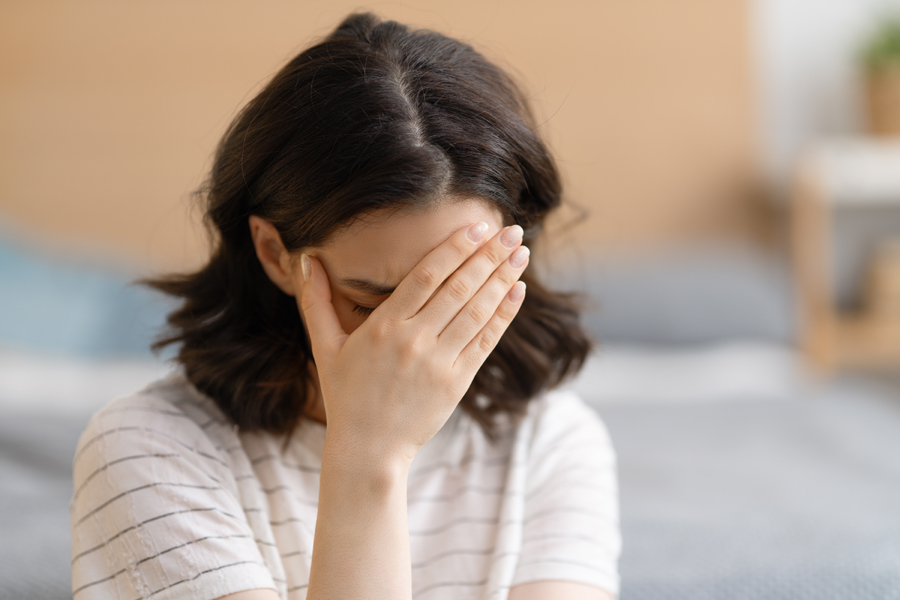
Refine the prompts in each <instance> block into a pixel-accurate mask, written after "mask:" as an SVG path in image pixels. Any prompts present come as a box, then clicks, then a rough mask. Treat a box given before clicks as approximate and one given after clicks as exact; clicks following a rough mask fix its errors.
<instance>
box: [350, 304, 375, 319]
mask: <svg viewBox="0 0 900 600" xmlns="http://www.w3.org/2000/svg"><path fill="white" fill-rule="evenodd" d="M374 311H375V308H374V307H372V308H369V307H368V306H360V305H359V304H354V305H353V312H355V313H357V314H359V315H362V316H364V317H368V316H369V315H371V314H372V312H374Z"/></svg>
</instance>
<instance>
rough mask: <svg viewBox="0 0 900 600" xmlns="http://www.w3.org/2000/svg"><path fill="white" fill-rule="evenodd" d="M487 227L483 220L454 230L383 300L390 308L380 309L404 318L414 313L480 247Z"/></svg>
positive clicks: (384, 304)
mask: <svg viewBox="0 0 900 600" xmlns="http://www.w3.org/2000/svg"><path fill="white" fill-rule="evenodd" d="M487 230H488V224H487V223H485V222H483V221H482V222H480V223H475V224H473V225H470V226H467V227H463V228H462V229H460V230H458V231H456V232H454V233H453V235H451V236H450V237H449V238H447V240H446V241H445V242H443V243H442V244H440V245H438V247H437V248H435V249H434V250H432V251H431V252H429V253H428V254H426V255H425V257H424V258H422V260H420V261H419V262H418V264H416V266H415V267H413V270H412V271H410V272H409V274H408V275H407V276H406V277H404V278H403V281H401V282H400V285H398V286H397V288H396V289H395V290H394V292H393V293H392V294H391V297H390V298H388V299H387V300H385V301H384V302H383V303H382V306H385V307H386V308H381V306H380V307H379V308H381V309H382V311H384V312H386V313H390V314H393V315H395V316H397V317H400V318H403V319H409V318H411V317H412V316H414V315H415V314H416V313H418V312H419V310H420V309H421V308H422V306H423V305H424V304H425V303H426V302H427V301H428V299H429V298H431V296H432V295H433V294H434V292H435V290H437V289H438V287H440V286H441V284H442V283H443V282H444V280H445V279H447V277H449V276H450V274H451V273H453V271H455V270H456V269H457V268H459V265H461V264H462V263H463V262H464V261H465V260H466V259H467V258H469V256H471V255H472V253H473V252H475V250H477V249H478V245H479V244H480V243H481V241H482V240H483V239H484V236H485V235H486V234H487Z"/></svg>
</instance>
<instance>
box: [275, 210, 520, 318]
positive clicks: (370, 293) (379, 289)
mask: <svg viewBox="0 0 900 600" xmlns="http://www.w3.org/2000/svg"><path fill="white" fill-rule="evenodd" d="M479 221H484V222H486V223H487V224H488V233H487V235H486V236H485V237H484V239H485V240H489V239H490V238H491V237H492V236H493V235H494V234H495V233H496V232H498V231H499V230H500V229H501V227H503V220H502V218H501V215H500V211H499V210H497V209H496V208H495V207H493V206H491V205H489V204H488V203H486V202H483V201H481V200H474V199H466V200H453V201H446V202H441V203H438V204H437V205H436V206H435V207H433V208H429V209H427V210H421V211H420V210H405V211H395V212H392V213H385V214H381V215H379V214H378V213H375V214H373V215H372V216H371V217H366V218H363V219H360V220H358V221H356V222H355V223H353V224H352V225H350V227H348V228H346V229H344V230H341V231H338V232H337V233H335V234H334V235H332V236H331V237H330V238H329V239H328V242H327V243H326V244H325V245H323V246H319V247H315V248H307V249H305V251H306V252H308V253H309V255H310V256H315V257H316V258H317V259H319V261H321V263H322V266H323V267H324V268H325V271H326V272H327V273H328V279H329V281H330V282H331V302H332V304H333V305H334V309H335V312H336V313H337V316H338V319H339V320H340V322H341V325H342V326H343V328H344V331H345V332H346V333H348V334H349V333H351V332H352V331H353V330H354V329H356V328H357V327H359V326H360V325H361V324H362V323H363V321H365V319H366V317H367V316H368V314H369V313H371V311H372V310H373V309H375V308H376V307H377V306H378V305H379V304H381V303H382V302H384V301H385V300H386V299H387V298H388V297H389V296H390V292H391V290H393V289H394V288H395V287H397V285H398V284H399V283H400V282H401V281H402V280H403V278H404V277H406V275H407V274H408V273H409V272H410V271H412V269H413V267H414V266H415V265H416V264H417V263H418V262H419V261H420V260H421V259H422V258H423V257H424V256H425V255H426V254H428V253H429V252H430V251H431V250H433V249H434V248H436V247H437V246H438V245H440V244H441V243H442V242H444V241H445V240H446V239H447V238H449V237H450V235H451V234H452V233H453V232H455V231H457V230H459V229H461V228H462V227H465V226H467V225H470V224H472V223H477V222H479ZM297 256H298V257H299V253H297ZM294 263H295V264H294V265H293V268H292V274H291V277H292V279H293V280H294V281H293V283H294V286H295V289H297V290H302V286H303V277H302V276H301V274H300V265H299V261H294Z"/></svg>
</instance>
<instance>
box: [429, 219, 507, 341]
mask: <svg viewBox="0 0 900 600" xmlns="http://www.w3.org/2000/svg"><path fill="white" fill-rule="evenodd" d="M521 243H522V228H521V227H519V226H518V225H512V226H510V227H506V228H504V229H501V230H500V231H499V232H497V234H496V235H495V236H494V237H493V238H491V239H490V240H488V241H487V242H485V244H484V245H483V246H482V247H481V248H480V249H479V250H478V252H476V253H475V254H474V255H473V256H472V257H471V258H470V259H469V260H467V261H466V262H465V264H463V266H462V267H460V268H459V269H457V270H456V272H455V273H453V274H452V275H451V276H450V277H449V278H448V279H447V281H446V283H445V284H444V285H443V286H442V287H441V289H440V290H438V292H437V293H436V294H435V295H434V298H432V299H431V300H429V301H428V303H427V304H426V305H425V307H424V308H422V310H421V311H420V312H419V315H417V318H421V319H423V321H425V322H427V323H428V325H427V327H429V328H433V330H434V332H435V335H437V334H439V333H440V332H442V331H444V329H446V328H447V325H449V324H450V322H451V321H452V320H453V319H455V318H456V315H457V314H458V313H459V312H460V310H462V308H463V307H464V306H466V304H467V303H468V302H469V301H470V300H471V299H472V297H473V296H474V295H475V294H476V293H477V292H478V290H480V289H481V287H482V286H483V285H484V284H485V282H486V281H488V279H489V278H490V277H491V274H492V273H493V272H494V271H496V270H497V268H498V267H499V266H500V265H501V264H503V263H504V262H505V261H506V260H507V259H508V258H509V256H510V255H511V254H512V253H513V251H514V250H515V249H516V248H517V247H518V246H519V245H520V244H521ZM512 283H514V282H511V283H510V286H511V285H512ZM492 313H493V310H491V311H490V312H488V315H490V314H492ZM484 320H486V319H484Z"/></svg>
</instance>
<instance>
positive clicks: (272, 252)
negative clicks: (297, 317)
mask: <svg viewBox="0 0 900 600" xmlns="http://www.w3.org/2000/svg"><path fill="white" fill-rule="evenodd" d="M249 225H250V236H251V237H252V238H253V246H254V248H256V257H257V258H258V259H259V262H260V264H261V265H262V268H263V270H264V271H265V272H266V275H268V276H269V279H271V280H272V283H274V284H275V285H277V286H278V288H279V289H280V290H281V291H282V292H284V293H285V294H287V295H288V296H293V295H295V290H294V280H293V278H292V277H291V274H292V271H293V269H292V266H291V255H290V253H289V252H288V251H287V249H286V248H285V247H284V244H283V243H282V242H281V236H280V235H279V234H278V230H277V229H275V226H274V225H272V223H271V222H270V221H267V220H266V219H263V218H262V217H258V216H256V215H250V219H249Z"/></svg>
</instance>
